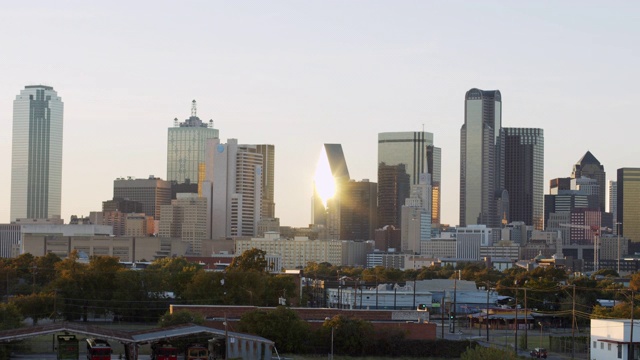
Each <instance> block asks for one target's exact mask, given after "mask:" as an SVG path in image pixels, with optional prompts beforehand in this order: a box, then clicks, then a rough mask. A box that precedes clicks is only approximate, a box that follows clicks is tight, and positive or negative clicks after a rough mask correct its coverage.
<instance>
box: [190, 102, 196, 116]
mask: <svg viewBox="0 0 640 360" xmlns="http://www.w3.org/2000/svg"><path fill="white" fill-rule="evenodd" d="M197 112H198V106H197V105H196V101H195V100H193V101H192V102H191V117H196V113H197Z"/></svg>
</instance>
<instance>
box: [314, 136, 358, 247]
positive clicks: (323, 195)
mask: <svg viewBox="0 0 640 360" xmlns="http://www.w3.org/2000/svg"><path fill="white" fill-rule="evenodd" d="M349 180H350V177H349V169H348V167H347V161H346V159H345V157H344V152H343V151H342V145H340V144H324V145H323V148H322V151H321V152H320V159H319V161H318V168H317V169H316V174H315V179H314V190H313V199H312V211H313V214H312V220H313V224H316V225H321V226H324V229H325V232H326V234H325V237H326V238H327V239H333V240H337V239H339V238H340V189H341V187H342V186H343V184H345V183H347V182H349Z"/></svg>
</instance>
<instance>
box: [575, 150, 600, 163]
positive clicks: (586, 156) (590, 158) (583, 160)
mask: <svg viewBox="0 0 640 360" xmlns="http://www.w3.org/2000/svg"><path fill="white" fill-rule="evenodd" d="M577 164H579V165H580V166H584V165H587V164H595V165H600V161H598V159H596V157H595V156H593V154H592V153H591V151H588V150H587V152H586V153H585V154H584V156H582V158H580V160H578V162H577Z"/></svg>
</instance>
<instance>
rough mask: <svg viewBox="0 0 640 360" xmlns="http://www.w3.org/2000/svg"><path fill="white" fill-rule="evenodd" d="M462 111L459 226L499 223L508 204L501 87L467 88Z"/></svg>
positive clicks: (494, 224) (496, 225) (492, 225)
mask: <svg viewBox="0 0 640 360" xmlns="http://www.w3.org/2000/svg"><path fill="white" fill-rule="evenodd" d="M464 112H465V119H464V124H463V125H462V128H461V130H460V226H468V225H474V224H484V225H487V226H489V227H498V226H499V225H500V219H501V218H502V217H503V214H502V213H504V212H505V208H507V207H508V204H504V200H505V197H506V198H508V196H507V194H506V193H505V191H504V176H503V167H504V143H503V136H501V135H502V133H503V130H502V97H501V94H500V91H498V90H491V91H484V90H479V89H471V90H469V91H467V93H466V96H465V108H464ZM500 209H502V211H501V210H500ZM499 212H500V213H499ZM507 219H508V218H507Z"/></svg>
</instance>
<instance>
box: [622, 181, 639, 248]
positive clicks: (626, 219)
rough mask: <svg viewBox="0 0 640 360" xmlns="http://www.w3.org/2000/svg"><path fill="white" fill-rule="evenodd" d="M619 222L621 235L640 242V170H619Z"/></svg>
mask: <svg viewBox="0 0 640 360" xmlns="http://www.w3.org/2000/svg"><path fill="white" fill-rule="evenodd" d="M617 183H618V201H617V206H618V214H617V217H618V222H619V223H621V224H620V225H619V229H620V235H621V236H624V237H625V238H627V239H630V240H631V241H632V242H634V243H638V242H640V168H621V169H618V181H617Z"/></svg>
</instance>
